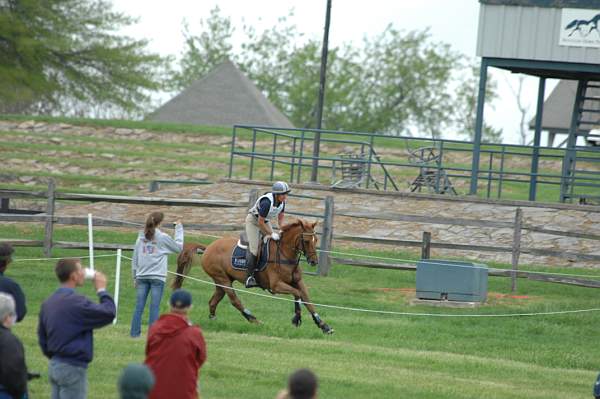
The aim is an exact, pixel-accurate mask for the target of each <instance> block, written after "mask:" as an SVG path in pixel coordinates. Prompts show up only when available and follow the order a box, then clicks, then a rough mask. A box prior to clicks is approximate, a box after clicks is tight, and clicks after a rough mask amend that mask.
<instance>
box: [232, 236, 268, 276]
mask: <svg viewBox="0 0 600 399" xmlns="http://www.w3.org/2000/svg"><path fill="white" fill-rule="evenodd" d="M270 241H271V239H269V240H268V241H267V242H266V243H264V244H263V246H262V250H261V251H260V259H258V264H257V265H256V270H257V271H259V272H262V271H263V270H264V269H265V267H266V266H267V261H268V260H269V242H270ZM238 244H239V242H238ZM231 267H233V268H234V269H236V270H246V269H248V266H247V265H246V248H244V247H241V246H239V245H236V246H235V247H233V252H232V253H231Z"/></svg>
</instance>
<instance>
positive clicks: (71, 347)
mask: <svg viewBox="0 0 600 399" xmlns="http://www.w3.org/2000/svg"><path fill="white" fill-rule="evenodd" d="M55 271H56V276H57V277H58V280H59V281H60V283H61V287H60V288H59V289H58V290H56V291H55V292H54V294H52V295H51V296H50V297H49V298H48V299H46V301H45V302H44V303H43V304H42V309H41V311H40V318H39V323H38V340H39V344H40V347H41V348H42V352H43V353H44V355H46V357H47V358H49V359H50V364H49V366H48V378H49V380H50V385H51V387H52V399H64V398H69V399H71V398H85V397H86V395H87V367H88V364H89V363H90V362H91V361H92V358H93V345H94V336H93V330H94V329H96V328H100V327H103V326H105V325H107V324H110V323H111V322H112V320H113V319H114V318H115V313H116V309H115V303H114V301H113V299H112V298H111V296H110V295H109V294H108V293H107V292H106V276H105V275H104V274H103V273H101V272H96V273H95V276H94V280H93V281H94V286H95V288H96V293H97V294H98V297H99V299H100V303H95V302H92V301H91V300H89V299H88V298H86V297H85V296H83V295H81V294H78V293H76V292H75V287H80V286H82V285H83V282H84V278H85V273H84V270H83V269H82V267H81V260H79V259H61V260H59V261H58V263H57V264H56V269H55Z"/></svg>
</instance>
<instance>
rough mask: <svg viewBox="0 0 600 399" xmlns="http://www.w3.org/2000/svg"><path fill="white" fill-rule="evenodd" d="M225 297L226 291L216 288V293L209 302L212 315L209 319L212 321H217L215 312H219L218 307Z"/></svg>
mask: <svg viewBox="0 0 600 399" xmlns="http://www.w3.org/2000/svg"><path fill="white" fill-rule="evenodd" d="M224 296H225V290H224V289H223V288H221V287H215V293H214V294H213V296H212V297H211V298H210V301H208V308H209V310H210V314H209V315H208V317H209V318H210V319H215V318H216V317H217V316H216V314H215V312H216V311H217V305H218V304H219V302H221V299H223V297H224Z"/></svg>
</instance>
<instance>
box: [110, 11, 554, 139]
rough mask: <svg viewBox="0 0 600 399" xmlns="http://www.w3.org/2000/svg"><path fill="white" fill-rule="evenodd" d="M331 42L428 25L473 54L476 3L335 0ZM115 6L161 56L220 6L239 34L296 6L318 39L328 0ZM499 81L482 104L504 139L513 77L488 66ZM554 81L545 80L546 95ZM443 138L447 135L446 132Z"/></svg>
mask: <svg viewBox="0 0 600 399" xmlns="http://www.w3.org/2000/svg"><path fill="white" fill-rule="evenodd" d="M332 3H333V6H332V11H331V27H330V33H329V40H330V46H335V45H338V44H341V43H347V42H355V43H359V42H360V41H361V39H362V38H363V37H364V36H365V35H368V36H372V35H374V34H377V33H380V32H381V31H383V29H384V28H385V27H386V26H387V25H388V24H390V23H391V24H393V25H394V26H395V27H396V28H398V29H404V30H422V29H425V28H429V29H430V32H431V35H432V39H433V40H435V41H443V42H446V43H448V44H450V45H451V46H452V47H453V48H454V49H455V50H457V51H460V52H461V53H463V54H465V55H467V56H469V57H475V46H476V42H477V23H478V16H479V2H478V1H477V0H417V1H414V0H413V1H408V0H396V1H389V0H369V1H357V0H333V1H332ZM113 4H114V6H115V8H116V10H119V11H123V12H125V13H127V14H128V15H131V16H135V17H138V18H139V22H138V24H137V25H135V26H133V27H131V28H129V29H127V30H126V33H127V34H128V35H130V36H133V37H135V38H146V39H148V40H149V41H150V49H151V50H152V51H155V52H158V53H160V54H162V55H167V54H171V55H174V56H179V55H180V54H181V51H182V48H183V35H182V33H181V32H182V21H183V20H184V19H187V21H188V22H189V25H190V30H191V31H192V32H194V33H199V22H200V19H201V18H207V17H208V16H209V12H210V10H211V9H212V8H214V7H215V6H216V5H218V6H219V7H220V9H221V14H222V15H226V16H229V17H231V19H232V22H233V25H234V27H235V28H236V32H237V34H238V35H240V34H242V25H243V23H246V24H248V25H252V26H255V27H256V28H257V30H259V31H260V30H261V29H260V28H261V27H268V26H272V25H274V24H276V21H277V18H278V17H281V16H285V15H287V14H288V12H289V10H290V9H294V17H293V18H292V19H291V21H292V22H294V23H295V24H296V25H297V26H298V29H299V30H300V31H301V32H302V33H304V34H306V35H307V36H309V37H315V38H319V39H321V38H322V36H323V26H324V21H325V6H326V0H303V1H297V0H296V1H293V0H254V1H248V0H219V1H216V0H202V1H199V0H195V1H194V0H169V1H164V0H162V1H158V0H113ZM492 76H493V77H494V78H495V79H496V80H497V82H498V88H499V94H500V98H499V99H498V100H497V101H496V103H495V109H494V110H492V109H486V121H487V122H488V123H490V124H492V125H493V126H495V127H501V128H503V130H504V141H505V142H507V143H517V142H518V126H519V113H518V109H517V107H516V104H515V97H514V95H513V94H512V92H511V89H510V86H509V84H511V85H512V86H513V87H514V88H515V89H516V86H517V82H516V79H515V78H514V77H512V76H511V74H510V73H508V72H503V71H500V70H492ZM553 86H554V82H551V81H549V82H548V84H547V88H546V95H548V94H549V92H550V91H551V88H552V87H553ZM536 94H537V79H535V78H528V79H527V80H526V89H525V101H524V102H525V104H530V113H529V116H530V117H533V115H534V113H535V97H536ZM445 137H447V138H451V137H448V135H445Z"/></svg>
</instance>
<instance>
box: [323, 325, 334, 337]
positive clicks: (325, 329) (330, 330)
mask: <svg viewBox="0 0 600 399" xmlns="http://www.w3.org/2000/svg"><path fill="white" fill-rule="evenodd" d="M321 330H323V334H329V335H331V334H333V331H334V330H333V328H331V327H329V326H328V325H327V324H323V326H321Z"/></svg>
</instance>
